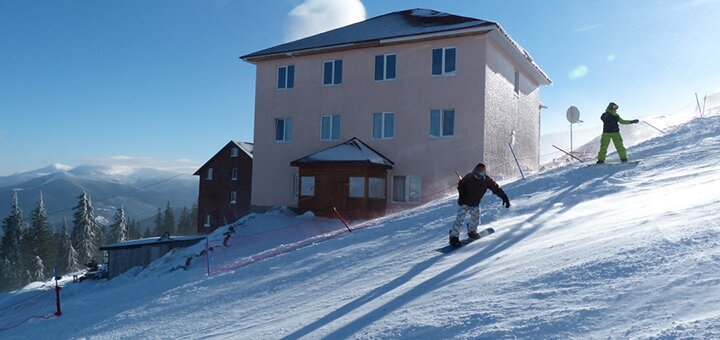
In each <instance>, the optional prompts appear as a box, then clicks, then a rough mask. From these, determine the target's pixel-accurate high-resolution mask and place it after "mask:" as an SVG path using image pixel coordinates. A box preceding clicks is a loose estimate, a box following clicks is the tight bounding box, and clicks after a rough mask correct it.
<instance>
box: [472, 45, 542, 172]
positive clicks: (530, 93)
mask: <svg viewBox="0 0 720 340" xmlns="http://www.w3.org/2000/svg"><path fill="white" fill-rule="evenodd" d="M486 53H487V65H486V75H487V79H486V82H487V86H486V88H487V92H486V93H485V103H486V106H485V143H486V144H485V157H484V159H485V163H486V165H487V166H488V171H489V173H490V174H491V175H494V176H495V177H498V178H508V177H517V176H520V173H519V171H518V168H517V165H516V164H515V161H514V160H513V158H512V154H511V151H510V148H509V147H508V142H509V140H510V134H511V132H512V131H515V143H514V149H515V152H516V154H517V157H518V159H519V161H520V165H521V167H522V168H523V171H526V170H537V168H538V165H539V159H538V148H539V134H540V125H539V124H540V113H539V105H540V89H539V85H538V84H537V83H535V82H533V81H532V80H531V79H530V78H529V77H528V76H527V73H526V72H525V71H523V69H522V67H521V66H520V65H517V64H515V63H514V62H512V61H511V58H510V56H508V55H507V54H506V53H505V52H504V51H503V50H501V48H500V47H499V46H498V45H497V44H496V43H495V42H494V41H493V40H489V44H488V48H487V49H486ZM516 70H518V71H519V73H520V83H519V85H520V86H519V89H520V91H519V93H515V86H514V84H515V71H516Z"/></svg>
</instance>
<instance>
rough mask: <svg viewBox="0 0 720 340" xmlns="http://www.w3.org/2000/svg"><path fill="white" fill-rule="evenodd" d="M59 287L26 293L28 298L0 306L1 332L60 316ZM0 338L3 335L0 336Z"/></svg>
mask: <svg viewBox="0 0 720 340" xmlns="http://www.w3.org/2000/svg"><path fill="white" fill-rule="evenodd" d="M59 290H60V289H59V287H56V288H55V289H47V290H40V291H38V292H32V293H26V294H27V295H29V296H27V297H23V298H21V299H18V300H17V301H12V302H9V303H7V304H5V305H0V332H3V331H7V330H10V329H13V328H15V327H18V326H20V325H22V324H23V323H25V322H28V321H30V320H32V319H50V318H54V317H56V316H60V300H59V299H60V293H59ZM0 338H2V335H1V334H0Z"/></svg>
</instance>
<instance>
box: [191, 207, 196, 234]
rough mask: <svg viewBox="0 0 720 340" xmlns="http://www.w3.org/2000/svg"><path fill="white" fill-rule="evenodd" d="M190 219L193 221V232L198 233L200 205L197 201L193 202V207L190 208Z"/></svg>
mask: <svg viewBox="0 0 720 340" xmlns="http://www.w3.org/2000/svg"><path fill="white" fill-rule="evenodd" d="M190 220H191V221H192V230H193V233H197V230H198V205H197V203H193V205H192V208H191V209H190Z"/></svg>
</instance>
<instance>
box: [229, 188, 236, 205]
mask: <svg viewBox="0 0 720 340" xmlns="http://www.w3.org/2000/svg"><path fill="white" fill-rule="evenodd" d="M230 204H237V191H231V192H230Z"/></svg>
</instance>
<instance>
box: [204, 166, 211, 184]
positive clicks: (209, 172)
mask: <svg viewBox="0 0 720 340" xmlns="http://www.w3.org/2000/svg"><path fill="white" fill-rule="evenodd" d="M212 176H213V168H208V171H207V176H205V179H206V180H208V181H212Z"/></svg>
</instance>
